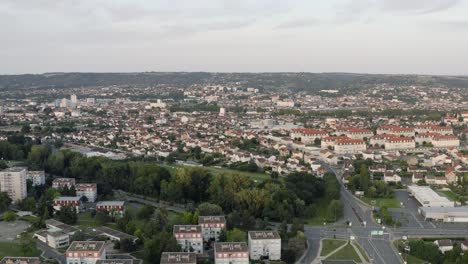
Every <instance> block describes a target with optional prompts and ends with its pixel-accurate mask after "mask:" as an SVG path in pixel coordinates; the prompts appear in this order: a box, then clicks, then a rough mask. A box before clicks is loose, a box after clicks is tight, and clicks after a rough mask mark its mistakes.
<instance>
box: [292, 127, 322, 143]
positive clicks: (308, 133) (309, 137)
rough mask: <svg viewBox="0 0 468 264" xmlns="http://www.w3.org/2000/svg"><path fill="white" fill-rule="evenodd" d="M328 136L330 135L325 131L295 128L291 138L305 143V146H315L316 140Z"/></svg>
mask: <svg viewBox="0 0 468 264" xmlns="http://www.w3.org/2000/svg"><path fill="white" fill-rule="evenodd" d="M326 136H328V133H327V132H326V131H323V130H318V129H311V128H295V129H293V130H291V138H292V139H296V140H299V141H301V142H304V143H305V144H313V143H314V141H315V139H321V138H322V137H326Z"/></svg>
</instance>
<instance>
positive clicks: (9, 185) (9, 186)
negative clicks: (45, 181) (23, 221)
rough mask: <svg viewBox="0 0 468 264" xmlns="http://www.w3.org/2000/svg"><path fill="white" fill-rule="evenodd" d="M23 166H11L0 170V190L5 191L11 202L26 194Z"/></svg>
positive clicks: (25, 169) (20, 198)
mask: <svg viewBox="0 0 468 264" xmlns="http://www.w3.org/2000/svg"><path fill="white" fill-rule="evenodd" d="M27 171H28V169H27V168H25V167H13V168H7V169H4V170H2V171H0V192H6V193H7V194H8V196H9V197H10V199H11V200H13V202H17V201H21V200H23V199H24V198H26V196H27V195H28V190H27V186H26V177H27V176H26V175H27Z"/></svg>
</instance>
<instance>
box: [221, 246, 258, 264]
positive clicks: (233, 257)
mask: <svg viewBox="0 0 468 264" xmlns="http://www.w3.org/2000/svg"><path fill="white" fill-rule="evenodd" d="M214 258H215V264H249V248H248V246H247V243H245V242H223V243H220V242H217V243H215V245H214Z"/></svg>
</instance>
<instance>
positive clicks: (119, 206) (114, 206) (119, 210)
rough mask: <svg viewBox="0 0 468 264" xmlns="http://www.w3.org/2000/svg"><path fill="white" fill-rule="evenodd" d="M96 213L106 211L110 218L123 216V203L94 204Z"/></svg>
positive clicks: (103, 202)
mask: <svg viewBox="0 0 468 264" xmlns="http://www.w3.org/2000/svg"><path fill="white" fill-rule="evenodd" d="M96 211H106V212H108V213H109V214H110V215H112V216H123V214H124V213H125V202H124V201H102V202H98V203H97V204H96Z"/></svg>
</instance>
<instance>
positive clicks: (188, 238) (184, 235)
mask: <svg viewBox="0 0 468 264" xmlns="http://www.w3.org/2000/svg"><path fill="white" fill-rule="evenodd" d="M173 234H174V237H175V239H176V240H177V243H178V244H179V245H180V247H181V248H182V251H184V252H195V253H198V254H202V253H203V233H202V227H201V226H200V225H174V227H173Z"/></svg>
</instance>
